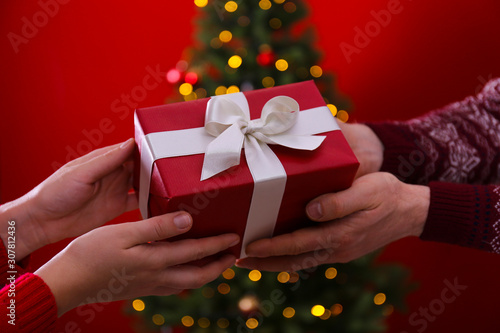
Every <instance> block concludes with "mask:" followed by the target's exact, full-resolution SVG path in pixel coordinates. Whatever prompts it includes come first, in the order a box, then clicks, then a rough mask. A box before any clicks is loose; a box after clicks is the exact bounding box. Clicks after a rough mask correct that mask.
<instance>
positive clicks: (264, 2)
mask: <svg viewBox="0 0 500 333" xmlns="http://www.w3.org/2000/svg"><path fill="white" fill-rule="evenodd" d="M272 5H273V4H272V3H271V1H269V0H260V1H259V7H260V8H261V9H263V10H268V9H270V8H271V6H272Z"/></svg>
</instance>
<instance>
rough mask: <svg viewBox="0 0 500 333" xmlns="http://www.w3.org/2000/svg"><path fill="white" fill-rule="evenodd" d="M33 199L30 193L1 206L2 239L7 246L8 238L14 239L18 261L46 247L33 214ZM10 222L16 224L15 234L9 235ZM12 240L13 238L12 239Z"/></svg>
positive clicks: (0, 225) (0, 227)
mask: <svg viewBox="0 0 500 333" xmlns="http://www.w3.org/2000/svg"><path fill="white" fill-rule="evenodd" d="M32 201H33V199H32V197H31V195H30V194H29V193H28V194H26V195H24V196H22V197H21V198H18V199H16V200H14V201H11V202H7V203H5V204H3V205H1V206H0V238H1V241H2V242H3V244H4V245H7V240H8V239H9V238H8V237H14V239H15V244H16V261H20V260H22V259H24V258H25V257H27V256H28V255H29V254H30V253H32V252H33V251H35V250H37V249H39V248H41V247H43V246H45V245H46V244H45V242H44V235H43V232H41V230H40V228H39V224H38V223H37V222H35V220H34V219H33V214H32V206H33V202H32ZM9 221H14V222H15V225H14V227H15V229H14V233H12V229H11V233H9V229H8V226H9ZM11 239H12V238H11Z"/></svg>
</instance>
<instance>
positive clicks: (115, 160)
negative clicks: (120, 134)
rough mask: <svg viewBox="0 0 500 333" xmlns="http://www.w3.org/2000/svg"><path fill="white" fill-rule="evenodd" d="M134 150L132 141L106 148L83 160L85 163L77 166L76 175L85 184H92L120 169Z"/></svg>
mask: <svg viewBox="0 0 500 333" xmlns="http://www.w3.org/2000/svg"><path fill="white" fill-rule="evenodd" d="M133 150H134V139H128V140H127V141H125V142H123V143H121V144H117V145H114V146H111V147H106V148H104V149H102V150H98V151H97V153H95V154H92V153H91V154H92V158H85V161H84V162H83V163H81V164H79V165H78V166H77V168H78V169H77V170H78V174H79V175H80V177H82V178H83V180H82V181H84V182H86V183H89V184H90V183H94V182H96V181H98V180H99V179H101V178H102V177H104V176H106V175H108V174H109V173H111V172H113V171H115V170H116V169H117V168H118V167H121V166H122V165H123V163H125V162H126V161H129V160H130V157H131V155H132V152H133Z"/></svg>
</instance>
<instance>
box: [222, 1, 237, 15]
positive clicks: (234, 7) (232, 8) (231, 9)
mask: <svg viewBox="0 0 500 333" xmlns="http://www.w3.org/2000/svg"><path fill="white" fill-rule="evenodd" d="M224 9H225V10H227V11H228V12H230V13H233V12H235V11H236V10H237V9H238V4H237V3H236V2H235V1H228V2H226V4H225V5H224Z"/></svg>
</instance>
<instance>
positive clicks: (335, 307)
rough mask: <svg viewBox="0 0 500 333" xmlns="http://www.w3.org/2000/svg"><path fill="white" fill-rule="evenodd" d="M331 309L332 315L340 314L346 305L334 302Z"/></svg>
mask: <svg viewBox="0 0 500 333" xmlns="http://www.w3.org/2000/svg"><path fill="white" fill-rule="evenodd" d="M330 311H331V312H332V315H334V316H338V315H339V314H341V313H342V311H344V307H343V306H342V304H338V303H337V304H334V305H332V307H331V308H330Z"/></svg>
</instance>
